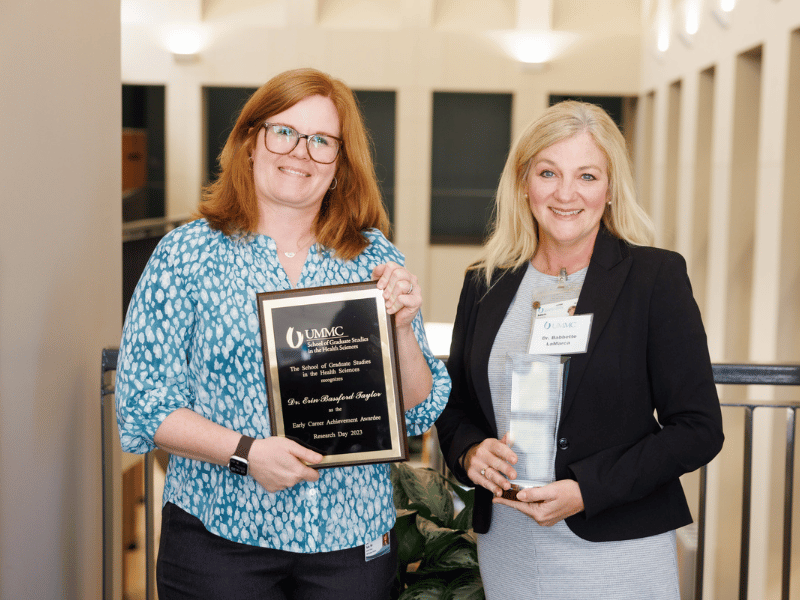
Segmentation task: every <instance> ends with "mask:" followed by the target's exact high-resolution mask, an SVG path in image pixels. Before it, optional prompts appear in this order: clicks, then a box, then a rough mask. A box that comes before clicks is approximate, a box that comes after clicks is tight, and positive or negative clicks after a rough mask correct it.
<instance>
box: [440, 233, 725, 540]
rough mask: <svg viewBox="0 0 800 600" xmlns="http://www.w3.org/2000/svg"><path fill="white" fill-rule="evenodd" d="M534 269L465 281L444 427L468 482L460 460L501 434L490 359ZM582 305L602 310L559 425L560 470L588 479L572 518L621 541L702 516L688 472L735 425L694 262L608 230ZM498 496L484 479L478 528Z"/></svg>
mask: <svg viewBox="0 0 800 600" xmlns="http://www.w3.org/2000/svg"><path fill="white" fill-rule="evenodd" d="M524 274H525V268H522V269H518V270H514V271H510V270H508V271H502V270H501V271H498V272H496V273H495V274H494V277H493V279H492V286H491V288H490V289H489V290H488V291H487V289H486V284H485V280H484V279H483V278H481V277H478V276H477V275H476V274H475V272H474V271H469V272H467V275H466V278H465V280H464V287H463V289H462V291H461V299H460V301H459V305H458V313H457V315H456V320H455V325H454V329H453V339H452V346H451V349H450V358H449V360H448V363H447V368H448V371H449V372H450V377H451V378H452V380H453V389H452V392H451V394H450V400H449V402H448V405H447V407H446V408H445V410H444V412H443V413H442V415H441V416H440V417H439V419H438V420H437V422H436V429H437V432H438V435H439V441H440V444H441V447H442V451H443V453H444V456H445V460H446V462H447V465H448V466H449V467H450V469H451V470H452V471H453V473H454V475H455V476H456V477H457V478H458V479H459V480H460V481H461V482H462V483H464V484H466V485H470V486H471V485H474V484H473V483H472V482H471V481H470V479H469V478H468V477H467V475H466V472H465V471H464V469H463V468H462V467H461V466H460V464H459V462H458V461H459V458H460V457H461V456H462V455H463V454H464V453H465V452H466V451H467V450H468V449H469V448H470V447H471V446H473V445H474V444H477V443H480V442H481V441H483V440H484V439H486V438H488V437H494V438H496V437H497V425H496V423H495V418H494V411H493V408H492V398H491V393H490V390H489V378H488V372H487V365H488V361H489V353H490V351H491V349H492V344H493V343H494V339H495V336H496V335H497V331H498V329H499V328H500V325H501V323H502V322H503V319H504V318H505V315H506V312H507V311H508V308H509V306H510V305H511V301H512V300H513V298H514V296H515V294H516V292H517V288H518V287H519V284H520V282H521V281H522V278H523V276H524ZM576 313H577V314H587V313H593V314H594V317H593V319H592V330H591V334H590V337H589V347H588V350H587V352H586V353H585V354H575V355H572V357H571V360H570V365H569V371H568V376H567V386H566V392H565V398H564V405H563V406H562V409H561V419H560V422H559V425H558V431H557V435H556V440H557V444H556V445H557V448H558V449H557V451H556V459H555V463H556V464H555V475H556V479H557V480H561V479H574V480H577V481H578V483H579V484H580V488H581V493H582V495H583V501H584V505H585V510H584V511H583V512H581V513H578V514H576V515H573V516H572V517H569V518H568V519H566V522H567V525H568V526H569V527H570V529H571V530H572V531H573V532H575V534H577V535H578V536H580V537H581V538H583V539H586V540H589V541H611V540H625V539H633V538H640V537H646V536H650V535H655V534H658V533H663V532H665V531H669V530H672V529H676V528H678V527H681V526H683V525H686V524H688V523H690V522H691V520H692V519H691V514H690V512H689V508H688V506H687V504H686V498H685V496H684V494H683V489H682V487H681V484H680V481H679V480H678V478H679V477H680V476H681V475H682V474H684V473H688V472H690V471H694V470H695V469H697V468H699V467H701V466H702V465H704V464H706V463H707V462H709V461H710V460H711V459H712V458H713V457H714V456H716V454H717V453H718V452H719V451H720V449H721V448H722V442H723V434H722V416H721V413H720V407H719V399H718V397H717V391H716V387H715V385H714V379H713V374H712V372H711V361H710V359H709V355H708V346H707V342H706V334H705V330H704V329H703V324H702V321H701V318H700V311H699V310H698V308H697V304H696V303H695V301H694V298H693V297H692V291H691V286H690V284H689V278H688V276H687V273H686V263H685V261H684V260H683V258H682V257H681V256H680V255H679V254H677V253H675V252H669V251H667V250H660V249H657V248H649V247H632V246H629V245H628V244H626V243H625V242H623V241H621V240H619V239H618V238H616V237H614V236H612V235H611V234H610V233H608V232H607V231H606V230H605V229H604V228H601V230H600V233H599V234H598V235H597V239H596V241H595V246H594V252H593V254H592V259H591V262H590V264H589V268H588V271H587V273H586V279H585V281H584V284H583V288H582V290H581V294H580V296H579V298H578V305H577V308H576ZM654 411H655V412H656V413H657V417H658V420H656V417H655V416H654V414H653V413H654ZM491 500H492V496H491V493H490V492H489V491H488V490H486V489H484V488H482V487H478V488H477V490H476V495H475V511H474V515H473V526H474V529H475V531H476V532H478V533H485V532H487V531H488V530H489V525H490V523H491V515H492V503H491Z"/></svg>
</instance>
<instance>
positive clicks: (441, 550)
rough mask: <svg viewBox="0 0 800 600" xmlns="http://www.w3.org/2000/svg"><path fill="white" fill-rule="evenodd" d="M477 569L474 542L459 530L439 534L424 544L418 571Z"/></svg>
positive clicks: (476, 554)
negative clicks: (447, 533)
mask: <svg viewBox="0 0 800 600" xmlns="http://www.w3.org/2000/svg"><path fill="white" fill-rule="evenodd" d="M434 568H435V569H436V570H439V571H446V570H453V569H477V568H478V551H477V546H476V545H475V543H474V542H473V541H472V540H471V539H470V538H469V537H468V536H465V535H464V534H462V533H460V532H453V533H452V534H449V535H440V536H439V537H437V538H435V539H429V540H428V541H427V542H426V544H425V555H424V557H423V559H422V562H421V563H420V567H419V571H430V570H432V569H434Z"/></svg>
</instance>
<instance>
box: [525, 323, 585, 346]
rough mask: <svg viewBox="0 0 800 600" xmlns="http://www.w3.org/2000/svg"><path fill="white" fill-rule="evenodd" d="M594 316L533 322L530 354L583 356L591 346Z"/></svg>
mask: <svg viewBox="0 0 800 600" xmlns="http://www.w3.org/2000/svg"><path fill="white" fill-rule="evenodd" d="M592 316H593V315H574V316H572V317H544V318H537V319H536V320H535V321H534V322H533V332H532V333H531V343H530V345H529V346H528V353H529V354H582V353H583V352H586V348H587V347H588V346H589V332H590V331H591V329H592Z"/></svg>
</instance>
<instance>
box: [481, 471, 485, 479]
mask: <svg viewBox="0 0 800 600" xmlns="http://www.w3.org/2000/svg"><path fill="white" fill-rule="evenodd" d="M481 477H486V469H481Z"/></svg>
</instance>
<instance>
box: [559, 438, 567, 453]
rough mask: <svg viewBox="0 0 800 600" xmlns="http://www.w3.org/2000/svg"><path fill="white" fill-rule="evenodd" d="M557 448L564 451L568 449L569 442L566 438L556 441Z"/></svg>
mask: <svg viewBox="0 0 800 600" xmlns="http://www.w3.org/2000/svg"><path fill="white" fill-rule="evenodd" d="M558 447H559V448H561V449H562V450H566V449H567V448H569V440H568V439H567V438H560V439H559V440H558Z"/></svg>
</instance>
